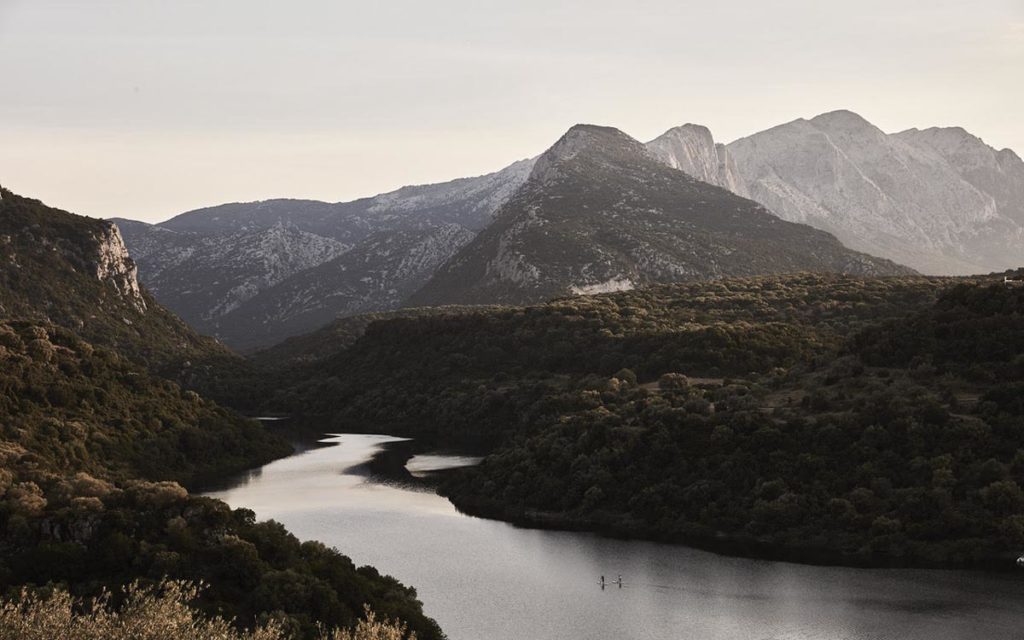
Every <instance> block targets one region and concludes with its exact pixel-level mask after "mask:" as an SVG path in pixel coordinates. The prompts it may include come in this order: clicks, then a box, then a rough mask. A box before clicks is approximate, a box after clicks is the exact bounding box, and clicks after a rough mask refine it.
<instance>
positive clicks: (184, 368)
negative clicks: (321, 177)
mask: <svg viewBox="0 0 1024 640" xmlns="http://www.w3.org/2000/svg"><path fill="white" fill-rule="evenodd" d="M0 195H2V199H0V232H2V233H0V251H2V261H0V284H2V285H3V286H2V288H0V595H5V596H9V597H13V596H15V595H16V594H19V593H21V592H22V591H23V590H28V591H29V592H31V591H33V590H35V589H49V588H50V587H64V588H66V589H67V590H68V591H69V592H70V594H71V595H72V596H74V597H93V596H97V595H99V594H101V593H102V592H103V591H104V590H105V589H114V588H119V587H121V586H122V585H125V584H128V583H130V582H132V581H134V580H141V581H142V584H143V585H147V584H154V583H156V582H159V581H161V580H163V579H165V578H171V579H178V580H187V581H191V582H203V583H205V584H207V585H209V587H208V588H207V589H206V590H205V591H204V592H203V595H202V596H201V597H200V598H199V600H198V601H197V603H196V606H197V607H199V610H200V611H202V612H205V613H209V614H219V615H223V616H225V617H226V618H227V619H236V622H237V624H238V625H240V626H242V627H252V626H253V625H255V624H256V623H258V622H266V621H268V620H270V619H275V620H278V621H279V622H280V624H281V625H283V627H282V628H283V629H284V630H285V631H287V633H288V634H291V635H294V636H295V637H303V638H312V637H316V636H317V635H318V628H317V625H318V624H319V623H322V624H324V625H327V627H329V628H332V627H335V626H342V627H351V626H353V625H354V624H355V623H356V621H357V620H358V619H359V618H360V617H361V616H362V615H363V605H364V604H369V605H370V606H371V607H372V608H373V609H374V610H375V611H377V612H379V613H380V614H382V615H387V616H389V617H393V618H398V619H401V620H405V621H408V623H409V625H410V628H411V629H413V630H415V631H416V632H417V633H418V634H419V637H421V638H440V637H443V635H442V634H441V632H440V630H439V629H438V628H437V625H436V624H435V623H434V622H433V621H432V620H430V619H428V618H426V617H425V616H424V615H423V613H422V608H421V605H420V603H419V602H418V600H416V596H415V591H414V590H412V589H411V588H408V587H405V586H404V585H401V584H400V583H398V582H397V581H396V580H394V579H393V578H390V577H386V576H380V575H379V574H378V573H377V572H376V570H375V569H373V568H372V567H361V568H357V567H356V566H355V565H354V564H353V563H352V562H351V561H350V560H349V559H348V558H346V557H345V556H343V555H341V554H340V553H339V552H338V551H336V550H333V549H327V548H326V547H324V546H323V545H321V544H318V543H302V542H300V541H299V540H297V539H296V538H295V537H294V536H292V535H291V534H289V533H288V532H287V531H285V530H284V529H283V527H281V526H280V525H278V524H276V523H273V522H263V523H257V522H256V521H255V516H254V514H253V513H252V512H251V511H247V510H244V509H243V510H232V509H230V508H229V507H228V506H227V505H226V504H224V503H222V502H219V501H215V500H210V499H206V498H198V497H195V496H192V495H190V494H189V493H188V491H186V489H185V488H183V486H182V484H185V485H190V486H191V485H195V484H196V483H198V482H200V481H203V480H204V479H208V478H210V477H213V476H221V475H223V474H226V473H232V472H237V471H239V470H241V469H244V468H249V467H252V466H255V465H259V464H263V463H265V462H268V461H269V460H271V459H273V458H276V457H280V456H283V455H286V454H288V453H289V452H290V451H291V447H290V446H289V445H288V444H287V443H286V442H284V441H283V440H282V439H281V438H280V437H278V436H275V435H272V434H270V433H269V432H268V431H267V430H265V429H264V428H263V427H262V426H261V425H260V424H259V423H257V422H255V421H253V420H249V419H246V418H243V417H242V416H240V415H239V414H237V413H235V412H234V411H231V410H228V409H225V408H223V407H220V406H218V405H216V404H215V403H213V402H212V401H210V400H208V399H206V398H205V397H204V396H203V395H201V394H199V393H197V392H196V391H193V390H186V389H185V388H184V387H182V386H181V385H179V382H186V383H188V382H194V381H197V380H198V381H200V382H203V381H210V380H218V381H219V383H220V384H228V383H231V384H235V383H236V382H238V381H240V380H243V379H244V380H249V378H246V377H243V374H246V372H248V371H250V370H251V369H248V368H247V365H245V363H244V362H243V361H242V360H241V359H240V358H239V357H238V356H235V355H233V354H231V353H230V352H228V351H227V350H226V349H224V348H223V347H221V346H220V345H218V344H217V343H216V342H214V341H212V340H209V339H207V338H202V337H200V336H198V335H197V334H195V333H194V332H192V331H191V330H190V329H189V328H188V327H187V326H186V325H184V324H183V323H182V322H180V321H179V320H178V319H177V318H175V317H174V316H173V315H172V314H170V313H169V312H167V311H166V310H164V309H163V308H161V307H160V306H159V305H158V304H157V303H156V302H155V301H154V300H153V299H152V297H151V296H150V295H149V294H148V293H147V292H146V291H145V290H144V289H142V288H141V287H140V286H139V285H138V283H137V282H136V280H135V270H134V264H133V263H132V262H131V259H130V258H129V257H128V255H127V253H126V252H125V251H124V247H123V244H121V242H120V236H119V235H118V234H117V232H116V230H115V229H114V228H113V227H112V226H111V225H110V224H109V223H106V222H103V221H98V220H90V219H88V218H82V217H79V216H74V215H72V214H69V213H66V212H62V211H58V210H54V209H50V208H48V207H46V206H45V205H42V204H41V203H39V202H37V201H34V200H29V199H26V198H20V197H18V196H14V195H12V194H10V192H7V191H3V192H2V194H0ZM210 386H211V387H212V385H210ZM200 388H202V387H200Z"/></svg>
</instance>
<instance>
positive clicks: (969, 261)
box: [728, 111, 1024, 274]
mask: <svg viewBox="0 0 1024 640" xmlns="http://www.w3.org/2000/svg"><path fill="white" fill-rule="evenodd" d="M929 131H932V133H930V134H926V135H925V132H904V133H903V134H896V135H888V134H886V133H884V132H883V131H881V130H880V129H878V128H877V127H875V126H874V125H872V124H871V123H869V122H867V121H866V120H864V119H863V118H861V117H860V116H858V115H857V114H855V113H852V112H849V111H836V112H832V113H827V114H823V115H820V116H818V117H816V118H813V119H811V120H803V119H800V120H795V121H793V122H790V123H788V124H784V125H780V126H778V127H775V128H773V129H769V130H767V131H763V132H761V133H758V134H755V135H753V136H750V137H747V138H742V139H740V140H737V141H736V142H733V143H732V144H730V145H729V146H728V151H729V153H730V154H731V155H732V157H733V158H735V161H736V165H737V168H738V170H739V173H740V175H741V176H742V178H743V180H744V181H745V182H746V185H747V189H748V193H749V196H750V197H751V198H753V199H754V200H757V201H758V202H761V203H762V204H764V205H765V206H767V207H768V208H769V209H770V210H771V211H773V212H774V213H775V214H777V215H778V216H779V217H781V218H783V219H784V220H790V221H793V222H802V223H806V224H809V225H811V226H814V227H817V228H819V229H823V230H825V231H829V232H831V233H834V234H835V235H836V236H837V237H838V238H839V239H840V240H841V241H842V242H843V243H844V244H846V245H847V246H849V247H852V248H854V249H858V250H861V251H865V252H867V253H871V254H874V255H879V256H882V257H886V258H889V259H892V260H895V261H896V262H899V263H902V264H906V265H909V266H911V267H914V268H915V269H918V270H920V271H922V272H925V273H933V274H966V273H979V272H988V271H992V270H997V269H1005V268H1009V267H1012V266H1015V265H1019V264H1020V263H1021V262H1024V252H1022V250H1021V249H1020V247H1021V244H1020V243H1021V241H1022V240H1024V236H1022V233H1024V231H1022V228H1021V224H1020V223H1019V221H1018V220H1019V218H1018V220H1015V219H1014V218H1015V217H1016V215H1015V214H1014V213H1012V212H1011V211H1009V210H1006V209H1007V207H1008V206H1009V207H1011V208H1012V205H1009V204H1004V205H1002V206H1001V205H1000V203H999V202H998V201H997V199H996V197H994V195H993V193H991V192H989V191H987V190H986V185H984V184H982V183H983V182H986V180H981V179H973V178H972V175H973V172H974V169H973V168H972V167H976V166H977V165H982V164H983V165H985V166H987V167H988V168H989V169H990V170H991V175H993V176H994V175H995V173H996V172H997V171H998V168H999V161H998V154H997V152H995V151H994V150H992V149H990V148H987V147H985V148H982V147H984V145H983V143H981V141H980V140H977V139H976V138H973V136H969V135H968V134H966V132H963V131H962V130H958V131H957V130H950V131H945V132H942V133H939V132H935V131H933V130H929ZM965 143H970V144H969V145H968V146H970V147H971V150H970V152H969V153H965V154H961V155H963V156H964V157H963V158H962V159H960V160H955V158H956V156H957V154H956V153H954V152H953V151H952V149H957V148H961V146H962V145H963V144H965ZM985 149H988V151H985ZM1006 158H1007V159H1006V160H1005V161H1004V162H1006V164H1007V165H1010V166H1012V165H1013V162H1012V158H1009V157H1008V156H1006ZM954 160H955V161H954ZM987 181H988V182H998V180H995V179H994V178H993V179H987ZM1010 199H1011V200H1012V198H1010Z"/></svg>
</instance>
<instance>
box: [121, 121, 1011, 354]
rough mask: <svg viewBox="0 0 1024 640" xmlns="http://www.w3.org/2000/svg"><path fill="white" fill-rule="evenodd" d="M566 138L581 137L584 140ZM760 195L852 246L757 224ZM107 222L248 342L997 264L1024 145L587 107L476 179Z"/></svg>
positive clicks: (234, 339) (1003, 254)
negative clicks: (667, 117) (358, 324)
mask: <svg viewBox="0 0 1024 640" xmlns="http://www.w3.org/2000/svg"><path fill="white" fill-rule="evenodd" d="M601 132H603V133H601ZM587 141H588V142H587ZM584 142H587V143H586V144H584ZM575 146H580V148H581V149H582V148H583V147H586V150H585V153H583V154H582V155H581V156H580V157H579V158H576V157H575V156H574V154H575V153H576V151H577V149H576V148H575ZM569 156H572V157H569ZM571 164H579V165H580V166H578V167H576V169H578V170H576V169H571V168H569V165H571ZM656 165H659V166H660V167H661V168H660V169H656V168H655V166H656ZM664 168H667V169H672V170H675V171H674V172H671V173H667V172H665V171H664V170H663V169H664ZM554 175H558V176H560V177H562V178H566V180H552V179H550V178H551V177H552V176H554ZM672 175H674V176H676V177H677V178H678V179H674V178H670V177H669V176H672ZM654 176H658V178H657V179H656V180H654V182H649V181H650V180H652V179H654ZM670 182H671V183H673V184H672V185H669V183H670ZM710 187H717V188H716V189H710ZM725 192H730V193H725ZM736 196H739V197H736ZM730 198H732V199H730ZM751 201H752V202H751ZM723 210H729V211H730V212H732V213H734V214H735V215H736V216H738V218H739V219H741V220H738V221H735V223H730V222H729V221H728V220H727V219H726V218H724V217H722V216H721V213H722V211H723ZM740 210H743V211H745V212H746V213H742V214H741V213H739V211H740ZM765 210H767V211H768V212H770V214H769V215H770V219H771V220H776V221H778V219H781V221H786V222H790V223H798V224H799V225H807V226H810V227H813V228H815V229H818V230H821V231H826V232H828V233H830V234H833V235H834V236H835V237H836V238H838V240H839V241H840V242H841V243H842V244H843V245H845V246H846V247H848V248H850V249H853V250H854V251H855V252H860V253H854V252H845V253H844V252H842V251H840V249H841V248H840V249H837V248H836V247H835V246H834V245H833V244H832V241H831V240H826V239H825V236H823V235H818V236H814V235H811V234H806V233H804V232H803V231H800V232H798V231H796V230H795V229H796V228H797V227H793V226H787V225H780V224H777V222H773V223H772V224H770V225H762V221H763V220H767V219H768V218H763V216H761V215H760V213H759V212H763V211H765ZM771 214H774V216H771ZM116 222H117V223H118V225H119V226H120V227H121V230H122V233H123V234H124V237H125V241H126V243H127V244H128V247H129V249H130V250H131V253H132V255H133V257H134V258H135V260H136V261H137V263H138V265H139V271H140V274H141V275H140V277H141V278H142V280H143V281H144V282H145V283H146V284H147V286H148V287H150V288H151V289H152V291H153V292H154V294H155V295H156V296H157V297H158V299H160V300H161V301H162V302H163V303H165V304H166V305H167V306H168V307H170V308H171V309H172V310H174V311H176V312H177V313H179V314H180V315H181V316H182V317H183V318H184V319H185V320H187V321H188V322H189V323H190V324H191V325H192V326H194V327H196V328H197V329H199V330H200V331H202V332H205V333H209V334H212V335H215V336H217V337H219V338H220V339H222V340H223V341H224V342H225V343H227V344H228V345H230V346H233V347H235V348H240V349H252V348H256V347H261V346H266V345H269V344H272V343H275V342H279V341H280V340H282V339H284V338H286V337H288V336H292V335H297V334H300V333H303V332H306V331H309V330H312V329H315V328H316V327H318V326H320V325H323V324H325V323H327V322H328V321H330V320H331V319H333V318H335V317H338V316H344V315H350V314H355V313H364V312H377V311H388V310H393V309H397V308H400V307H402V306H409V305H421V304H423V305H425V304H440V303H495V302H514V303H522V302H530V301H536V300H540V299H543V298H544V297H550V296H553V295H564V294H572V293H594V292H601V291H606V290H614V289H621V288H628V287H631V286H636V285H639V284H644V283H649V282H665V281H672V280H691V279H705V278H714V277H719V276H722V275H747V274H753V273H777V272H781V271H791V270H811V271H842V272H850V273H869V274H877V273H885V272H893V273H895V272H904V270H902V269H899V268H897V267H895V266H894V265H890V264H888V263H885V262H882V261H876V260H872V259H870V258H869V257H867V256H865V255H863V254H868V256H877V257H880V258H884V259H887V260H891V261H892V262H895V263H897V264H898V265H906V266H907V267H910V268H912V269H915V270H918V271H920V272H922V273H926V274H968V273H981V272H991V271H1000V270H1004V269H1007V268H1012V267H1015V266H1019V263H1020V262H1024V251H1022V250H1021V247H1022V246H1024V245H1022V244H1021V240H1022V239H1024V235H1022V234H1024V163H1022V162H1021V160H1020V158H1019V157H1018V156H1017V155H1016V154H1014V153H1013V152H1012V151H1010V150H1008V149H1004V150H1002V151H996V150H995V149H993V148H991V147H989V146H988V145H986V144H985V143H984V142H983V141H981V140H980V139H978V138H976V137H974V136H971V135H970V134H968V133H967V132H965V131H963V130H962V129H956V128H949V129H935V128H933V129H926V130H923V131H919V130H910V131H905V132H902V133H898V134H886V133H884V132H882V131H881V130H880V129H878V128H877V127H875V126H873V125H871V124H870V123H868V122H867V121H866V120H864V119H863V118H861V117H860V116H858V115H856V114H853V113H851V112H849V111H837V112H832V113H828V114H823V115H821V116H818V117H815V118H812V119H810V120H804V119H799V120H795V121H793V122H790V123H787V124H784V125H780V126H778V127H775V128H773V129H769V130H767V131H764V132H761V133H758V134H755V135H753V136H750V137H747V138H742V139H740V140H737V141H735V142H733V143H731V144H728V145H723V144H721V143H716V142H715V140H714V137H713V135H712V133H711V131H710V130H708V129H707V128H706V127H703V126H700V125H695V124H686V125H683V126H680V127H676V128H673V129H670V130H669V131H667V132H665V133H664V134H663V135H661V136H659V137H658V138H656V139H654V140H652V141H650V142H648V143H647V144H646V145H642V144H640V143H639V142H637V141H635V140H633V139H632V138H629V137H628V136H626V135H625V134H622V133H621V132H617V131H615V130H608V129H603V128H599V127H586V126H583V127H575V128H573V129H572V130H571V131H570V132H569V133H568V134H567V135H566V136H565V137H563V138H562V139H561V140H560V141H559V142H558V143H557V144H556V145H555V146H554V147H552V149H551V150H549V151H548V152H546V153H545V154H542V155H541V156H538V157H537V158H534V159H529V160H522V161H519V162H516V163H514V164H512V165H510V166H509V167H506V168H505V169H502V170H501V171H497V172H495V173H491V174H487V175H484V176H480V177H476V178H464V179H459V180H454V181H451V182H447V183H442V184H435V185H424V186H413V187H404V188H402V189H399V190H397V191H394V192H391V193H387V194H382V195H379V196H375V197H372V198H365V199H362V200H357V201H354V202H348V203H335V204H331V203H324V202H317V201H307V200H270V201H264V202H254V203H235V204H228V205H222V206H218V207H211V208H207V209H200V210H197V211H192V212H188V213H185V214H182V215H180V216H177V217H175V218H172V219H171V220H168V221H166V222H163V223H160V224H157V225H150V224H146V223H139V222H133V221H128V220H120V219H119V220H116ZM730 224H731V225H732V226H730ZM764 229H768V230H770V231H771V232H772V233H769V234H767V235H765V234H763V233H762V231H763V230H764ZM744 233H746V234H747V237H745V238H744ZM787 233H790V234H796V235H798V236H800V238H801V241H800V242H796V243H794V242H792V238H789V237H787V235H786V234H787ZM773 234H775V235H773ZM812 238H815V239H814V240H813V241H812ZM772 243H774V244H772ZM802 243H803V244H802ZM816 243H817V244H816ZM517 245H518V246H519V248H520V249H525V251H521V250H518V249H516V248H515V247H516V246H517ZM812 245H813V246H812ZM826 246H828V249H825V247H826ZM801 252H804V253H803V254H801ZM534 270H540V271H543V273H542V274H540V275H536V277H535V275H534ZM528 281H529V282H528ZM469 282H472V283H473V284H472V285H465V284H464V283H469Z"/></svg>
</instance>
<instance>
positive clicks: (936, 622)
mask: <svg viewBox="0 0 1024 640" xmlns="http://www.w3.org/2000/svg"><path fill="white" fill-rule="evenodd" d="M328 440H329V441H331V442H336V443H338V446H332V447H326V448H320V449H313V450H309V451H305V452H303V453H301V454H298V455H296V456H293V457H291V458H287V459H284V460H279V461H277V462H273V463H271V464H269V465H267V466H266V467H264V468H263V470H262V472H261V473H259V474H251V475H250V476H248V477H247V478H245V479H240V480H239V482H238V483H237V484H236V485H235V486H234V487H233V488H230V489H227V490H224V491H220V492H217V493H215V494H213V495H215V496H216V497H219V498H222V499H224V500H226V501H227V502H228V503H229V504H231V505H233V506H239V507H240V506H245V507H248V508H250V509H253V510H254V511H256V513H257V515H258V516H259V517H260V518H274V519H275V520H279V521H281V522H283V523H284V524H285V525H286V526H288V527H289V529H291V530H292V531H293V532H294V533H295V534H296V535H298V536H299V537H301V538H315V539H319V540H322V541H324V542H326V543H328V544H331V545H334V546H337V547H338V548H339V549H341V550H342V551H343V552H344V553H345V554H346V555H349V556H351V557H352V558H353V560H354V561H355V562H356V563H358V564H372V565H375V566H377V567H378V568H380V569H381V571H383V572H385V573H390V574H392V575H394V576H396V577H397V578H399V579H400V580H402V581H404V582H406V583H408V584H411V585H413V586H415V587H416V588H417V590H418V592H419V596H420V598H421V599H422V600H423V602H424V603H425V608H426V611H427V613H428V614H429V615H432V616H434V617H435V618H437V620H438V621H439V622H440V623H441V625H442V627H443V628H444V629H445V630H446V631H447V632H448V634H449V635H450V637H451V638H452V640H476V639H477V638H488V639H493V640H502V639H504V638H508V639H512V638H515V639H516V640H521V639H529V640H546V639H549V638H550V639H552V640H554V639H559V640H567V639H573V638H580V639H581V640H582V639H587V640H601V639H603V638H609V639H612V638H614V639H615V640H629V639H634V638H635V639H638V640H639V639H651V640H678V639H680V638H694V639H701V640H704V639H708V640H714V639H722V640H725V639H729V640H734V639H737V640H767V639H777V640H791V639H792V640H796V639H805V638H806V639H812V638H813V639H827V640H832V639H850V640H860V639H865V640H868V639H870V640H884V639H893V640H895V639H897V638H899V639H903V638H908V639H911V638H921V639H928V640H947V639H954V638H979V639H981V638H984V639H987V640H999V639H1001V638H1020V637H1022V634H1021V633H1018V629H1020V628H1024V597H1022V596H1024V588H1022V582H1021V581H1020V580H1018V579H1017V578H1018V577H1019V576H1016V575H1009V576H992V575H985V574H979V573H970V572H941V571H892V570H857V569H842V568H830V567H811V566H804V565H796V564H787V563H777V562H768V561H757V560H746V559H741V558H728V557H723V556H716V555H714V554H709V553H705V552H702V551H697V550H693V549H688V548H685V547H678V546H667V545H659V544H654V543H649V542H636V541H622V540H613V539H608V538H601V537H598V536H593V535H589V534H580V533H570V532H553V531H538V530H529V529H518V528H516V527H513V526H510V525H508V524H505V523H501V522H495V521H491V520H483V519H479V518H471V517H467V516H463V515H460V514H458V512H456V511H455V509H454V507H452V505H451V504H450V503H449V502H448V501H447V500H445V499H444V498H441V497H440V496H437V495H435V494H433V493H431V492H428V491H422V490H410V489H409V488H407V487H399V486H390V485H385V484H379V483H377V482H374V481H372V480H370V479H369V478H367V477H366V476H365V475H359V474H356V473H354V472H347V473H346V472H345V470H351V469H353V468H355V467H357V466H359V465H360V464H363V463H365V462H366V461H367V460H368V459H369V458H370V457H371V456H372V455H373V453H374V452H376V451H377V450H379V448H380V447H381V446H382V445H384V444H385V443H387V442H393V441H397V440H398V439H397V438H390V437H387V436H367V435H342V436H332V437H331V438H329V439H328ZM445 458H446V457H445V456H443V455H441V454H435V455H431V456H430V457H429V458H428V459H427V463H428V464H429V465H431V466H432V467H435V468H442V467H444V466H445ZM452 462H453V463H454V464H463V463H465V460H454V459H453V460H452ZM619 574H622V576H623V581H624V583H625V584H624V586H623V587H622V588H621V589H620V588H619V587H618V586H616V585H614V584H609V585H608V586H607V587H606V588H605V589H604V590H603V591H602V590H601V588H600V586H599V585H598V580H599V577H600V576H601V575H604V576H605V579H606V580H607V581H608V582H609V583H612V582H613V581H614V580H615V578H616V576H618V575H619Z"/></svg>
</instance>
